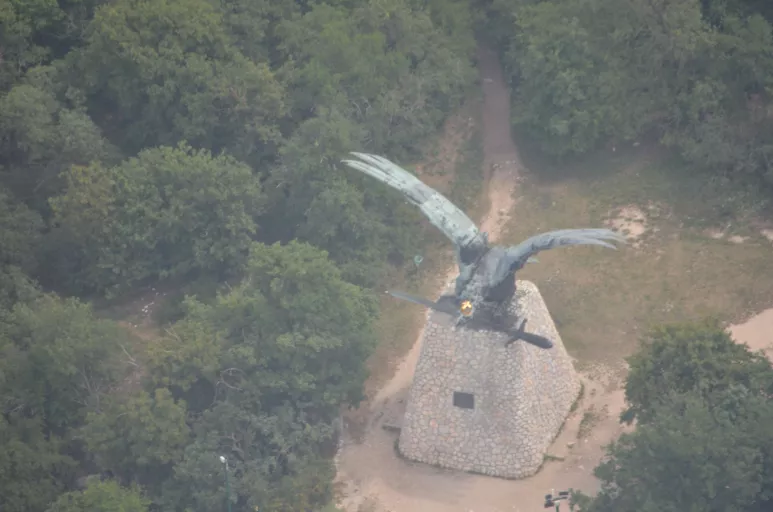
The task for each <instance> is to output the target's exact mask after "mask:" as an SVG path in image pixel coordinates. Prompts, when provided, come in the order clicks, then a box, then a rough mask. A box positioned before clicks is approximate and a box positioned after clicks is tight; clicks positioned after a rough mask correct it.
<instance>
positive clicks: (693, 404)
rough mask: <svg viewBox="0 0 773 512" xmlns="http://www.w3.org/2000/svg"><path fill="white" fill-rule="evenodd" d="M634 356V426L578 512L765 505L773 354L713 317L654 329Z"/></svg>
mask: <svg viewBox="0 0 773 512" xmlns="http://www.w3.org/2000/svg"><path fill="white" fill-rule="evenodd" d="M630 362H631V373H630V375H629V377H628V381H627V383H626V398H627V400H628V403H629V406H630V409H629V411H628V412H627V413H626V414H624V417H627V418H626V419H633V418H634V417H635V419H636V420H637V426H636V430H635V431H634V432H633V433H630V434H624V435H623V436H622V437H621V438H620V439H619V440H618V441H616V442H615V443H613V444H612V445H611V446H610V447H609V449H608V458H607V460H606V461H604V462H603V463H602V464H601V465H600V466H599V467H598V468H596V475H597V476H598V477H599V478H600V479H601V481H602V489H601V491H600V493H599V494H598V496H596V497H595V499H593V500H589V499H587V498H586V499H584V500H583V501H585V504H584V506H583V510H585V511H588V512H612V511H616V510H641V511H644V512H655V511H669V512H671V511H673V512H677V511H682V510H696V511H698V510H701V511H717V512H719V511H729V510H732V511H739V512H740V511H742V510H743V511H760V512H761V511H763V510H769V509H770V506H771V502H773V473H772V472H771V467H773V465H772V463H773V434H772V433H771V430H770V429H769V428H768V425H770V422H771V421H773V403H772V402H771V401H770V397H771V384H772V383H773V367H771V363H770V361H769V360H768V359H767V358H765V357H764V356H763V355H762V354H758V353H753V352H751V351H749V349H748V348H747V347H746V346H744V345H740V344H737V343H735V342H734V341H733V340H732V338H731V337H730V336H729V335H728V334H727V333H726V332H725V331H724V330H723V329H722V327H721V326H720V325H719V324H718V323H717V322H713V321H712V322H705V323H700V324H683V325H669V326H665V327H662V328H658V329H655V330H653V331H652V332H651V333H650V334H649V335H648V336H647V337H645V344H644V346H643V347H642V349H641V350H640V351H639V352H638V353H637V354H635V355H634V356H633V357H632V358H631V361H630Z"/></svg>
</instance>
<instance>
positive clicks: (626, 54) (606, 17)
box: [484, 0, 773, 186]
mask: <svg viewBox="0 0 773 512" xmlns="http://www.w3.org/2000/svg"><path fill="white" fill-rule="evenodd" d="M484 5H485V6H486V8H487V10H488V12H489V18H490V19H491V23H492V25H493V27H492V28H493V30H492V31H491V32H492V34H494V37H495V38H496V39H497V41H498V44H499V45H500V47H502V48H504V51H503V54H504V60H505V63H506V65H507V67H508V70H509V74H510V77H511V82H512V83H513V85H514V91H515V95H514V97H515V102H516V108H515V109H514V112H515V119H514V123H516V124H517V125H520V126H523V127H525V128H527V129H528V130H529V131H530V132H532V133H533V134H534V135H536V136H537V138H538V140H539V141H540V142H541V144H542V145H543V147H544V148H545V149H546V150H548V151H550V152H552V153H554V154H557V155H569V154H577V153H582V152H585V151H588V150H590V149H593V148H595V147H597V146H598V145H599V144H601V143H603V142H606V141H609V140H617V141H622V140H629V141H630V140H634V139H635V138H637V137H640V136H642V135H645V134H653V133H654V134H657V135H658V136H659V137H660V139H661V141H662V142H663V143H665V144H666V145H669V146H672V147H674V148H676V149H677V150H678V152H679V153H680V154H681V155H682V156H683V157H684V158H685V159H686V160H687V161H689V162H691V163H693V164H695V165H696V166H697V167H700V168H704V169H707V170H711V171H715V172H719V173H721V174H723V175H726V176H730V177H732V178H740V179H743V180H749V179H752V180H755V181H756V182H760V181H762V182H763V183H765V184H766V185H767V186H771V185H773V171H772V170H771V169H772V168H771V165H770V162H771V154H772V153H771V152H773V145H772V144H771V142H770V141H771V134H773V121H772V120H771V116H770V115H769V95H770V93H771V85H773V51H771V49H772V48H773V31H772V30H771V22H773V12H772V11H771V8H770V4H769V3H767V2H758V1H746V0H703V1H700V0H652V1H647V2H641V1H637V0H630V1H629V0H623V1H618V0H580V1H574V0H546V1H535V0H490V1H487V2H484Z"/></svg>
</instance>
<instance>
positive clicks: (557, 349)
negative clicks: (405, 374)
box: [398, 281, 580, 478]
mask: <svg viewBox="0 0 773 512" xmlns="http://www.w3.org/2000/svg"><path fill="white" fill-rule="evenodd" d="M517 286H518V291H517V292H516V296H515V297H514V299H513V302H512V303H511V304H510V310H511V312H514V313H516V314H518V315H519V316H520V317H521V318H523V317H524V316H525V317H526V318H527V319H528V322H527V323H526V331H528V332H534V333H537V334H540V335H542V336H545V337H547V338H549V339H550V340H552V341H553V343H554V346H553V348H551V349H548V350H545V349H541V348H538V347H535V346H532V345H530V344H528V343H525V342H524V341H521V340H518V341H515V342H514V343H512V344H511V345H510V346H509V347H507V348H505V346H504V345H505V342H506V341H507V340H508V337H507V336H506V335H505V334H502V333H498V332H487V331H477V332H476V331H471V330H467V329H464V328H461V329H458V330H454V329H453V327H452V324H453V319H451V318H450V317H448V316H447V315H443V314H440V313H436V312H433V313H431V314H430V316H429V320H428V323H427V326H426V329H425V331H424V338H423V340H422V347H421V354H420V356H419V361H418V363H417V365H416V372H415V374H414V378H413V385H412V387H411V391H410V394H409V397H408V402H407V405H406V411H405V417H404V418H403V421H402V431H401V433H400V438H399V441H398V449H399V451H400V452H401V453H402V454H403V456H405V457H406V458H408V459H411V460H415V461H418V462H424V463H427V464H433V465H436V466H441V467H445V468H449V469H457V470H462V471H470V472H476V473H482V474H486V475H492V476H498V477H504V478H524V477H527V476H530V475H533V474H534V473H536V472H537V470H538V469H539V468H540V466H541V465H542V462H543V458H544V455H545V452H546V451H547V449H548V447H549V446H550V443H551V442H552V440H553V439H554V438H555V436H556V435H557V434H558V431H559V429H560V428H561V426H562V424H563V422H564V420H565V419H566V416H567V415H568V413H569V409H570V408H571V406H572V404H573V403H574V401H575V400H576V399H577V396H578V394H579V391H580V381H579V378H578V376H577V374H576V373H575V371H574V367H573V365H572V361H571V359H570V358H569V355H568V354H567V352H566V349H565V348H564V345H563V342H562V341H561V337H560V336H559V334H558V331H557V330H556V327H555V325H554V323H553V319H552V318H551V316H550V312H549V311H548V309H547V306H546V305H545V302H544V301H543V299H542V296H541V294H540V292H539V290H538V289H537V287H536V286H535V285H534V284H533V283H531V282H528V281H518V283H517ZM455 393H456V394H457V395H456V398H455ZM470 395H471V396H470ZM455 400H456V402H457V405H454V401H455ZM470 402H472V403H470ZM470 406H471V407H472V408H470Z"/></svg>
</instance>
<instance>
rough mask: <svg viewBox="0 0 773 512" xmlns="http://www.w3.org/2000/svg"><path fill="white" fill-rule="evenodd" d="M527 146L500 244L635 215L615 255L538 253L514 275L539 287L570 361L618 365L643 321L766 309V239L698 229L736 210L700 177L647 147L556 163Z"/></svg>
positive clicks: (741, 230)
mask: <svg viewBox="0 0 773 512" xmlns="http://www.w3.org/2000/svg"><path fill="white" fill-rule="evenodd" d="M528 146H529V145H528V144H524V143H523V142H522V143H521V147H524V148H525V151H524V155H523V158H524V160H525V162H526V167H527V168H528V169H529V170H528V171H527V172H525V173H524V177H525V178H526V179H525V181H524V183H522V184H521V185H520V186H519V189H518V190H517V194H518V195H519V200H518V201H517V203H516V205H515V207H514V211H513V212H512V219H513V221H512V222H511V223H510V224H509V225H508V226H507V229H506V230H505V233H504V241H505V242H507V243H517V242H519V241H521V240H523V239H525V238H527V237H528V236H531V235H534V234H536V233H539V232H542V231H548V230H552V229H560V228H571V227H577V228H579V227H600V226H603V225H605V223H606V222H608V221H610V220H615V219H616V218H617V217H618V212H619V211H620V209H621V208H624V207H627V206H631V205H633V206H635V207H636V208H637V209H638V210H639V211H641V212H642V213H643V214H644V217H645V221H644V222H643V223H641V224H640V225H641V229H637V231H642V232H641V236H640V237H639V239H638V240H637V241H636V243H635V244H634V243H631V244H629V245H627V246H626V247H624V248H622V249H621V250H619V251H610V250H607V249H597V248H587V247H584V248H569V249H567V248H561V249H556V250H552V251H547V252H544V253H541V254H540V256H539V260H540V262H539V263H538V264H535V265H528V266H527V267H526V268H525V269H524V270H523V271H521V272H520V273H519V277H520V278H521V279H528V280H531V281H534V282H535V283H536V284H537V285H538V286H539V288H540V290H541V292H542V294H543V296H544V297H545V301H546V302H547V304H548V306H549V307H550V310H551V312H552V314H553V317H554V320H555V322H556V325H557V326H558V328H559V331H560V332H561V335H562V338H563V340H564V343H565V344H566V345H567V348H568V349H569V350H570V352H571V353H572V354H573V355H575V356H576V357H578V358H579V359H581V360H592V361H602V362H603V361H619V360H620V359H621V358H622V357H625V356H627V355H629V354H630V353H631V352H633V350H634V349H635V348H636V346H637V340H638V337H639V336H640V333H642V332H643V331H645V330H647V329H648V328H650V327H651V326H653V325H657V324H662V323H666V322H676V321H686V320H693V319H697V318H701V317H705V316H716V317H718V318H720V319H722V320H725V321H732V322H735V321H739V320H741V319H743V318H745V317H747V316H749V315H750V314H752V313H755V312H758V311H760V310H762V309H764V308H765V307H769V306H770V305H771V302H772V301H771V296H770V289H771V281H773V277H767V276H773V246H771V244H770V242H769V241H767V240H764V239H763V238H762V237H761V236H760V235H759V234H758V233H756V234H755V232H754V230H752V229H750V228H749V227H747V226H745V225H744V224H743V223H735V225H734V226H733V229H732V233H731V234H737V235H744V236H749V238H748V239H747V240H746V241H745V242H744V243H741V244H737V243H732V242H731V241H729V240H728V239H727V238H725V239H714V238H712V237H711V236H710V235H709V234H707V233H706V227H707V226H717V225H723V226H726V225H727V223H728V222H729V220H728V219H735V218H737V217H736V216H734V213H735V212H736V211H737V210H731V209H729V207H727V208H724V209H719V210H718V209H716V208H715V206H716V205H717V204H720V203H723V202H724V203H726V204H729V203H728V202H727V201H726V200H725V198H723V197H721V196H717V195H716V194H717V191H716V190H712V189H711V187H710V186H707V185H705V176H702V175H691V174H690V169H685V168H684V167H679V164H678V162H677V161H675V160H674V159H673V158H670V157H668V156H667V155H663V154H660V153H658V152H656V151H654V150H652V149H648V148H642V147H638V148H629V150H626V151H623V150H621V149H620V148H618V149H617V151H616V152H614V153H612V152H610V151H607V152H606V153H597V154H595V155H593V156H591V157H588V158H586V159H577V160H573V161H571V162H564V163H563V164H561V163H557V162H553V161H550V160H549V159H546V158H545V157H544V156H542V155H539V154H538V153H534V152H533V151H530V150H528V149H526V148H528ZM712 194H713V195H712ZM742 213H743V212H742ZM617 220H620V219H617ZM628 220H629V221H634V220H635V219H628ZM629 223H631V222H629ZM631 225H633V224H631Z"/></svg>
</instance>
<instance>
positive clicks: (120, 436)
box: [82, 388, 190, 487]
mask: <svg viewBox="0 0 773 512" xmlns="http://www.w3.org/2000/svg"><path fill="white" fill-rule="evenodd" d="M82 435H83V439H84V441H85V443H86V446H87V448H88V451H89V452H90V453H91V454H93V455H94V456H95V458H96V461H97V464H98V465H99V467H100V468H102V469H103V470H109V471H111V472H112V473H113V474H115V475H119V476H120V477H121V478H122V479H123V480H124V481H137V482H140V483H142V484H143V485H144V486H146V487H153V486H158V483H159V482H161V481H163V480H164V479H166V478H167V477H168V476H169V474H168V473H169V470H170V469H171V467H172V465H173V464H174V463H176V462H177V461H178V460H179V459H180V458H181V457H182V452H183V450H184V449H185V446H186V445H187V444H188V442H189V441H190V439H189V431H188V426H187V424H186V407H185V402H184V401H175V400H174V399H173V398H172V395H171V393H170V392H169V391H168V390H167V389H165V388H159V389H156V390H155V392H154V393H153V395H149V394H147V393H145V392H142V391H141V392H139V393H137V394H135V395H132V396H127V397H121V396H112V397H110V398H109V399H108V400H106V403H103V404H102V407H101V410H100V411H94V412H90V413H89V415H88V417H87V418H86V425H85V426H84V428H83V430H82Z"/></svg>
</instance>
